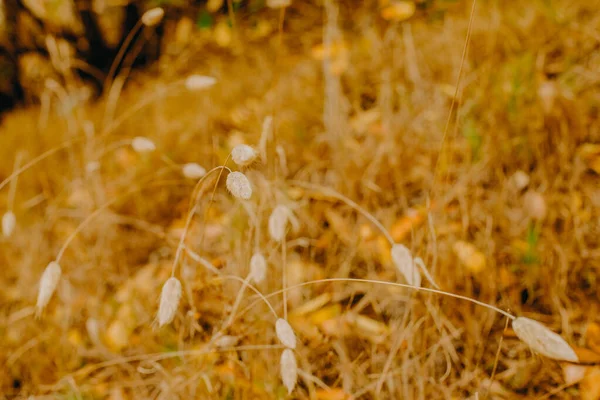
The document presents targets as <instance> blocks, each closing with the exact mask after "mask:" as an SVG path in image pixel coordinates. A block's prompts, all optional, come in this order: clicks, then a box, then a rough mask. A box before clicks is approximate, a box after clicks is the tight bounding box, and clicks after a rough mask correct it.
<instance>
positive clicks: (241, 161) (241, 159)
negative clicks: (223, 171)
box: [231, 144, 258, 167]
mask: <svg viewBox="0 0 600 400" xmlns="http://www.w3.org/2000/svg"><path fill="white" fill-rule="evenodd" d="M257 155H258V153H257V152H256V150H254V149H253V148H252V147H250V146H248V145H247V144H238V145H237V146H235V147H234V148H233V150H231V159H232V160H233V162H234V163H236V164H237V165H239V166H240V167H244V166H246V165H248V164H250V163H252V161H254V159H255V158H256V156H257Z"/></svg>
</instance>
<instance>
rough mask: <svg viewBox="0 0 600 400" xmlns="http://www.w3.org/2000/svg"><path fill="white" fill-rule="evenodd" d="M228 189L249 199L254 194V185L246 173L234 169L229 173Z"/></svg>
mask: <svg viewBox="0 0 600 400" xmlns="http://www.w3.org/2000/svg"><path fill="white" fill-rule="evenodd" d="M227 189H228V190H229V191H230V192H231V194H232V195H234V196H235V197H237V198H239V199H243V200H248V199H249V198H250V197H251V196H252V186H251V185H250V181H249V180H248V178H246V175H244V174H242V173H241V172H238V171H234V172H231V173H229V175H227Z"/></svg>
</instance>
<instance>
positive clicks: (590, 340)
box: [585, 322, 600, 353]
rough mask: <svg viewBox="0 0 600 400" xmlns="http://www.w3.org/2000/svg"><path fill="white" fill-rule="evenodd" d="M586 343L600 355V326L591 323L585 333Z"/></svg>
mask: <svg viewBox="0 0 600 400" xmlns="http://www.w3.org/2000/svg"><path fill="white" fill-rule="evenodd" d="M585 343H586V344H587V346H588V347H589V348H590V349H592V350H594V351H595V352H597V353H600V325H599V324H597V323H595V322H591V323H590V324H589V325H588V327H587V329H586V331H585Z"/></svg>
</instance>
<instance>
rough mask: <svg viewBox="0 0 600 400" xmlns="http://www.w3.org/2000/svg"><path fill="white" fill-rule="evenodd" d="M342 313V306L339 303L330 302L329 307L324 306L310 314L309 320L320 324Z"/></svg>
mask: <svg viewBox="0 0 600 400" xmlns="http://www.w3.org/2000/svg"><path fill="white" fill-rule="evenodd" d="M341 313H342V306H341V305H339V304H332V305H330V306H329V307H325V308H322V309H320V310H319V311H316V312H314V313H312V314H311V315H310V321H311V322H312V323H313V324H315V325H321V324H322V323H323V322H325V321H329V320H332V319H334V318H337V317H339V316H340V315H341Z"/></svg>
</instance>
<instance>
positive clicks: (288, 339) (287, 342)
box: [275, 318, 296, 349]
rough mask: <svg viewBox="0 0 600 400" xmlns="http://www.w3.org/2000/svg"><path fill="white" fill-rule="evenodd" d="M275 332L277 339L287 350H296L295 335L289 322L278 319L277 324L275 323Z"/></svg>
mask: <svg viewBox="0 0 600 400" xmlns="http://www.w3.org/2000/svg"><path fill="white" fill-rule="evenodd" d="M275 332H276V333H277V338H278V339H279V341H280V342H281V344H283V345H284V346H285V347H287V348H289V349H295V348H296V334H295V333H294V330H293V329H292V326H291V325H290V324H289V322H287V321H286V320H285V319H283V318H279V319H278V320H277V322H275Z"/></svg>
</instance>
